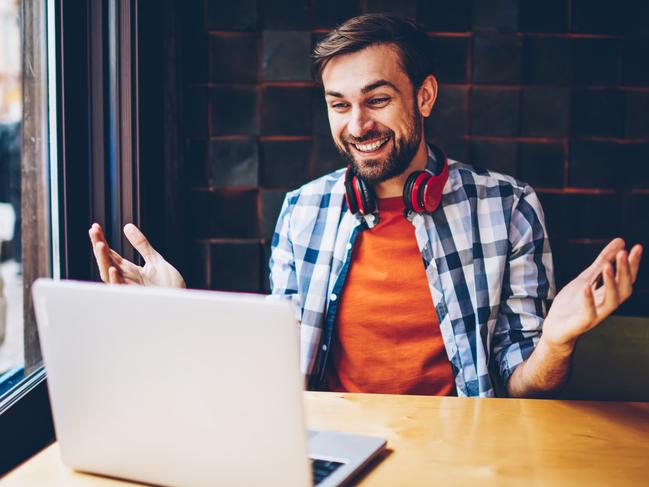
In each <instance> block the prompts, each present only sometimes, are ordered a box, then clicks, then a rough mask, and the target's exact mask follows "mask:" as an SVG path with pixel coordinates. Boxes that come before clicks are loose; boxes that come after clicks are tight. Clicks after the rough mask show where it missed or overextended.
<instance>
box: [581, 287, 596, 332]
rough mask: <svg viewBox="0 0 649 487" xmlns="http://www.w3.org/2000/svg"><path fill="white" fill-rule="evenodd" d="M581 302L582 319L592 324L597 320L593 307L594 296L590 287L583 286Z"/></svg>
mask: <svg viewBox="0 0 649 487" xmlns="http://www.w3.org/2000/svg"><path fill="white" fill-rule="evenodd" d="M582 301H583V304H584V315H585V316H584V318H585V319H586V321H587V322H589V323H590V322H593V321H594V320H595V319H596V318H597V308H596V307H595V296H594V295H593V289H592V288H591V287H590V286H584V291H583V297H582Z"/></svg>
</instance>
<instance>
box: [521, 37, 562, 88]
mask: <svg viewBox="0 0 649 487" xmlns="http://www.w3.org/2000/svg"><path fill="white" fill-rule="evenodd" d="M572 64H573V62H572V39H568V38H565V37H551V36H527V37H525V40H524V43H523V81H524V82H525V83H529V84H551V85H566V84H569V83H570V82H571V80H572Z"/></svg>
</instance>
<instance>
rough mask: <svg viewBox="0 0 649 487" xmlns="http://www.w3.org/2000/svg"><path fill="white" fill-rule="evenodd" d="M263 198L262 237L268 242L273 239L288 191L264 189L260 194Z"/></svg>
mask: <svg viewBox="0 0 649 487" xmlns="http://www.w3.org/2000/svg"><path fill="white" fill-rule="evenodd" d="M260 197H261V222H260V227H261V236H262V238H264V239H266V240H271V239H272V238H273V233H274V232H275V226H276V225H277V217H278V216H279V211H280V210H281V208H282V203H284V198H285V197H286V191H276V190H267V189H264V190H262V191H261V193H260Z"/></svg>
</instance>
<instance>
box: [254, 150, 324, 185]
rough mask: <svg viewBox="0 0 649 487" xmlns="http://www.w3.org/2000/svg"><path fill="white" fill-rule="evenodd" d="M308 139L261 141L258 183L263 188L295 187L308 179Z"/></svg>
mask: <svg viewBox="0 0 649 487" xmlns="http://www.w3.org/2000/svg"><path fill="white" fill-rule="evenodd" d="M311 146H312V142H311V141H310V140H266V141H262V142H261V171H260V179H261V180H260V183H261V186H263V187H264V188H284V189H295V188H297V187H299V186H301V185H303V184H304V183H306V182H307V181H308V177H309V166H310V159H311Z"/></svg>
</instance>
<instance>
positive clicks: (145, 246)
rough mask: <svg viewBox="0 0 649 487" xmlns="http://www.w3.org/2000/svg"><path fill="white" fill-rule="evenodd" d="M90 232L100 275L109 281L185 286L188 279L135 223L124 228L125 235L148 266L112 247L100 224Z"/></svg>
mask: <svg viewBox="0 0 649 487" xmlns="http://www.w3.org/2000/svg"><path fill="white" fill-rule="evenodd" d="M88 235H89V236H90V241H91V242H92V251H93V253H94V254H95V259H96V261H97V267H99V275H100V276H101V280H102V281H104V282H105V283H110V284H140V285H142V286H158V287H178V288H184V287H185V281H184V279H183V278H182V276H181V275H180V273H179V272H178V271H177V270H176V269H175V267H174V266H172V265H171V264H170V263H169V262H167V261H166V260H165V259H164V258H163V257H162V256H161V255H160V254H159V253H158V252H156V250H155V249H154V248H153V247H152V246H151V244H150V243H149V241H148V240H147V238H146V237H145V236H144V234H143V233H142V232H141V231H140V230H139V229H138V228H137V227H136V226H135V225H133V224H132V223H129V224H127V225H126V226H125V227H124V235H126V238H127V239H128V241H129V242H131V245H133V247H135V250H137V251H138V252H139V253H140V254H141V255H142V258H143V259H144V266H139V265H136V264H134V263H133V262H131V261H129V260H127V259H125V258H124V257H122V256H121V255H119V254H118V253H117V252H115V251H114V250H113V249H111V248H110V247H109V246H108V243H107V242H106V236H105V235H104V231H103V229H102V228H101V226H100V225H99V224H98V223H95V224H93V225H92V227H90V230H89V231H88Z"/></svg>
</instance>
